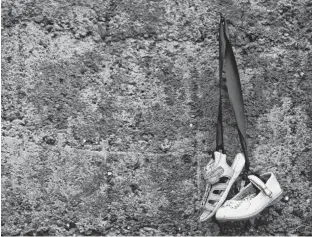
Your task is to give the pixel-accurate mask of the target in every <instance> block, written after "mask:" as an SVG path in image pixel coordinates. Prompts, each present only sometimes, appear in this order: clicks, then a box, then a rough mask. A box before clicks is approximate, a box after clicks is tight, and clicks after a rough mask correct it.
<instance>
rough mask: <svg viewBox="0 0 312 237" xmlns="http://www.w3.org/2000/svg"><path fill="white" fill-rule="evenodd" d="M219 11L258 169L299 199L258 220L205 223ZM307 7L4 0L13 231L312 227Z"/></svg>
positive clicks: (7, 177)
mask: <svg viewBox="0 0 312 237" xmlns="http://www.w3.org/2000/svg"><path fill="white" fill-rule="evenodd" d="M219 12H222V13H223V14H224V15H225V16H226V17H227V18H228V19H230V33H231V39H232V43H233V46H234V50H235V54H236V58H237V62H238V67H239V71H240V76H241V81H242V86H243V93H244V100H245V109H246V115H247V120H248V145H249V151H250V157H251V166H252V169H253V170H256V171H258V172H260V173H263V172H267V171H273V172H274V173H275V174H276V175H277V177H278V180H279V181H280V183H281V185H282V186H283V189H284V191H285V194H286V195H288V197H289V201H288V202H285V201H284V202H280V203H278V204H276V205H275V206H273V207H271V208H269V209H267V210H265V211H264V212H263V213H262V214H261V216H260V217H258V218H257V219H256V220H255V222H254V223H251V222H249V221H246V222H238V223H223V224H216V223H210V224H208V223H199V222H198V218H199V215H200V209H199V203H200V200H201V197H202V195H203V189H204V181H203V178H202V174H201V169H202V167H203V166H204V165H205V163H207V161H208V160H209V158H210V155H211V152H212V151H213V149H214V146H215V141H214V139H215V122H216V117H217V116H216V112H217V103H218V43H217V32H218V20H219ZM311 16H312V4H311V1H309V0H306V1H304V0H296V1H295V0H293V1H290V0H282V1H273V0H272V1H255V0H251V1H232V0H222V1H219V0H218V1H217V0H215V1H201V0H190V1H188V0H181V1H169V0H159V1H151V0H123V1H121V0H107V1H106V0H105V1H100V0H89V1H80V0H79V1H78V0H67V1H65V0H54V1H51V0H44V1H36V0H32V1H30V0H15V1H9V0H4V1H2V39H1V40H2V49H1V51H2V58H1V62H2V156H1V161H2V163H1V164H2V167H1V168H2V181H1V182H2V197H1V198H2V203H1V208H2V222H1V230H2V234H3V235H33V234H36V235H73V234H80V235H97V234H100V235H107V234H109V235H140V234H141V235H177V234H180V235H273V234H274V235H288V234H300V235H311V234H312V226H311V225H312V224H311V223H312V220H311V215H312V210H311V193H312V186H311V180H312V170H311V163H312V151H311V149H312V147H311V133H312V122H311V121H312V110H311V102H312V94H311V89H312V82H311V80H312V67H311V66H312V65H311V61H312V54H311V49H312V45H311V43H312V42H311V39H312V30H311V20H312V19H311ZM225 107H226V108H225V110H226V111H225V116H224V123H225V133H226V134H225V140H226V148H227V152H228V155H229V157H230V159H229V160H232V159H233V156H234V155H235V152H237V151H239V149H240V146H239V143H238V139H237V132H236V130H235V123H234V119H233V115H232V113H231V110H230V109H229V108H230V107H229V102H228V101H225Z"/></svg>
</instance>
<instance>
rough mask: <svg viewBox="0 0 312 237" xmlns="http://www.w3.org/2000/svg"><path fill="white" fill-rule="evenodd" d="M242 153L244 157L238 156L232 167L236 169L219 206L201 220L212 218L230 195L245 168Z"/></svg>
mask: <svg viewBox="0 0 312 237" xmlns="http://www.w3.org/2000/svg"><path fill="white" fill-rule="evenodd" d="M240 155H241V156H242V157H243V159H242V158H240V157H239V156H236V158H235V160H234V162H233V164H232V166H231V168H232V169H233V170H234V174H233V176H232V178H231V179H230V181H229V184H228V186H227V188H226V189H225V190H224V193H223V195H222V197H221V199H220V200H219V202H218V204H217V206H216V207H215V209H214V211H213V212H211V214H210V215H209V216H208V217H207V218H205V219H204V220H200V222H204V221H207V220H210V219H211V218H212V217H213V216H214V214H216V212H217V211H218V209H219V208H220V207H221V205H222V204H223V203H224V201H225V199H226V197H227V196H228V194H229V191H230V189H231V187H232V185H233V184H234V182H235V181H236V179H237V177H238V176H239V175H240V173H241V172H242V170H243V168H244V165H245V156H244V155H243V154H241V153H240Z"/></svg>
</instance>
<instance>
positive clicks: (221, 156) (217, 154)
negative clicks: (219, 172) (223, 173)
mask: <svg viewBox="0 0 312 237" xmlns="http://www.w3.org/2000/svg"><path fill="white" fill-rule="evenodd" d="M225 157H226V156H225V154H222V153H221V152H218V151H216V152H215V153H214V158H215V167H217V166H219V163H220V162H221V161H222V160H223V159H225Z"/></svg>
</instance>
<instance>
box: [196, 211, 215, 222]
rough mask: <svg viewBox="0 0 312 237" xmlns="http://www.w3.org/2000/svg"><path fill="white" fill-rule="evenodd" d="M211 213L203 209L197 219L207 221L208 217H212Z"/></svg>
mask: <svg viewBox="0 0 312 237" xmlns="http://www.w3.org/2000/svg"><path fill="white" fill-rule="evenodd" d="M212 216H213V214H212V212H210V211H204V212H203V214H201V216H200V218H199V221H201V222H202V221H207V220H209V219H210V218H212Z"/></svg>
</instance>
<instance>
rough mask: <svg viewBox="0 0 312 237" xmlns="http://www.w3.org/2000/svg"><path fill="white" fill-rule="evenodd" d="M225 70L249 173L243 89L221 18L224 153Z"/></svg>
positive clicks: (220, 139) (219, 133)
mask: <svg viewBox="0 0 312 237" xmlns="http://www.w3.org/2000/svg"><path fill="white" fill-rule="evenodd" d="M223 67H224V70H225V77H226V85H227V88H228V94H229V98H230V103H231V105H232V107H233V111H234V115H235V120H236V124H237V130H238V136H239V140H240V143H241V146H242V150H243V152H244V154H245V158H246V164H245V171H246V173H248V172H249V165H250V162H249V159H248V154H247V143H246V119H245V112H244V101H243V95H242V88H241V83H240V79H239V73H238V69H237V64H236V60H235V56H234V52H233V49H232V45H231V42H230V37H229V30H228V25H227V22H226V20H225V19H224V18H223V17H222V16H221V19H220V24H219V80H220V100H219V112H218V122H217V148H216V149H217V150H222V151H224V144H223V126H222V105H221V103H222V99H221V97H222V95H221V85H222V83H221V82H222V70H223Z"/></svg>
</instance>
